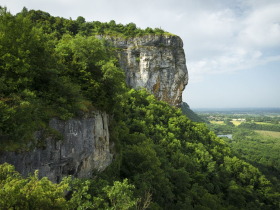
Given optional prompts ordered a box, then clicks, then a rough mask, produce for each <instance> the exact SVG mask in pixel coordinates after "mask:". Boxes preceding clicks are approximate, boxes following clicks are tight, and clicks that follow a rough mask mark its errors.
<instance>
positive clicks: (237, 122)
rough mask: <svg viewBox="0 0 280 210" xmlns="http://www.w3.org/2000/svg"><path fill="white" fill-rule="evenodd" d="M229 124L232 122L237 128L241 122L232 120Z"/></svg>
mask: <svg viewBox="0 0 280 210" xmlns="http://www.w3.org/2000/svg"><path fill="white" fill-rule="evenodd" d="M230 122H232V123H233V124H234V125H235V126H238V125H240V124H241V123H242V122H241V121H238V120H232V121H230Z"/></svg>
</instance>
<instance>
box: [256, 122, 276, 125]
mask: <svg viewBox="0 0 280 210" xmlns="http://www.w3.org/2000/svg"><path fill="white" fill-rule="evenodd" d="M254 123H256V124H259V125H273V124H272V123H268V122H254Z"/></svg>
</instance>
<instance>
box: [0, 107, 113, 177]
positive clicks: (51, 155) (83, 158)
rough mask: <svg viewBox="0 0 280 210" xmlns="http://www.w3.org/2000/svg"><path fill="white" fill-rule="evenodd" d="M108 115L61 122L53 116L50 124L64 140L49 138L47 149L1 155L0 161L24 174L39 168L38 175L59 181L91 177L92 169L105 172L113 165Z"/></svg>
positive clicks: (38, 133)
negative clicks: (67, 178)
mask: <svg viewBox="0 0 280 210" xmlns="http://www.w3.org/2000/svg"><path fill="white" fill-rule="evenodd" d="M108 120H109V118H108V115H107V114H106V113H101V112H96V114H95V116H94V117H92V118H84V119H80V120H78V119H72V120H69V121H61V120H57V119H52V120H51V121H50V124H49V125H50V127H52V128H53V129H55V130H57V131H59V132H60V133H61V134H62V135H63V136H64V140H63V141H62V140H59V141H55V140H54V139H53V138H51V137H50V138H46V139H45V140H44V141H45V148H35V149H34V150H33V151H28V152H22V153H19V154H17V153H15V152H6V153H4V154H2V155H1V156H0V163H4V162H8V163H10V164H12V165H14V166H15V169H16V170H17V171H19V172H20V173H21V174H22V175H23V176H27V175H28V173H33V172H34V171H35V170H36V169H39V177H45V176H46V177H48V178H49V179H50V180H51V181H52V182H60V181H61V179H62V178H63V177H64V176H67V175H73V176H75V177H78V178H86V177H91V176H92V172H93V170H94V169H95V170H97V171H99V172H100V171H102V170H104V169H105V168H106V167H107V166H108V165H110V163H111V161H112V158H113V154H111V153H110V148H109V147H110V146H112V145H109V130H108ZM42 134H43V132H42V131H40V132H36V133H35V139H38V140H40V139H41V140H42Z"/></svg>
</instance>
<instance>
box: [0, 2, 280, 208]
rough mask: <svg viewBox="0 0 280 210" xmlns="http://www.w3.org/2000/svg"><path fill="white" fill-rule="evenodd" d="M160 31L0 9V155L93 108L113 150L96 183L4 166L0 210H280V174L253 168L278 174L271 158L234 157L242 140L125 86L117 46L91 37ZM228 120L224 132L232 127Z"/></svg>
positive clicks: (21, 147)
mask: <svg viewBox="0 0 280 210" xmlns="http://www.w3.org/2000/svg"><path fill="white" fill-rule="evenodd" d="M167 33H168V32H165V31H164V30H162V29H150V28H147V29H145V30H142V29H139V28H137V27H136V25H135V24H134V23H129V24H127V25H122V24H116V23H115V21H110V22H109V23H100V22H99V21H93V22H86V21H85V19H84V18H83V17H81V16H80V17H78V18H77V20H71V19H64V18H60V17H53V16H51V15H50V14H48V13H46V12H42V11H35V10H30V11H29V10H28V9H27V8H23V10H22V11H21V12H20V13H18V14H16V15H12V14H11V13H10V12H8V10H7V8H5V7H1V10H0V49H1V50H0V110H1V112H0V140H1V147H0V155H1V153H2V152H6V151H17V152H23V151H28V150H29V149H31V148H29V145H30V144H29V143H30V142H32V143H33V145H34V144H35V145H36V146H37V147H40V144H39V142H36V141H35V140H34V139H33V133H34V132H35V131H37V130H42V129H45V130H46V135H52V136H58V137H59V135H60V134H59V133H58V132H56V130H53V129H51V128H50V127H49V126H48V122H49V121H50V119H51V118H54V117H55V118H58V119H61V120H69V119H71V118H82V117H90V111H91V110H95V109H98V110H103V111H106V112H107V113H109V114H110V115H112V116H113V117H112V120H111V121H110V141H113V142H114V143H115V149H116V156H115V159H114V161H113V162H112V164H111V165H110V166H109V167H108V168H107V169H106V170H105V171H103V172H102V173H96V175H95V178H94V179H77V178H75V179H74V178H72V177H71V176H68V177H65V178H64V179H63V180H62V181H61V182H60V183H59V184H54V183H52V182H50V181H49V180H48V179H47V177H44V178H42V179H39V178H38V171H36V172H35V173H34V174H30V175H29V177H22V176H21V175H20V174H19V173H18V172H16V171H15V169H14V167H13V166H12V165H10V164H7V163H4V164H2V165H0V197H1V199H0V209H158V210H160V209H178V210H179V209H189V210H192V209H193V210H212V209H213V210H214V209H215V210H219V209H221V210H225V209H229V210H239V209H246V210H250V209H252V210H256V209H263V210H273V209H275V210H276V209H279V208H280V203H279V201H280V190H279V187H277V186H275V184H274V183H275V182H276V181H277V180H276V179H277V177H276V176H270V175H269V173H267V172H266V171H265V170H266V169H269V170H270V169H271V170H272V168H265V169H262V168H261V167H259V165H257V163H258V164H263V165H265V164H267V166H271V167H274V168H275V170H278V168H279V165H276V164H275V165H271V162H273V161H272V160H273V159H268V160H267V159H262V160H260V161H259V160H255V159H253V157H254V156H253V155H251V153H250V152H245V151H244V152H243V151H242V153H244V154H245V155H240V153H241V152H240V151H239V150H240V148H242V145H240V146H238V144H237V143H236V144H235V146H236V147H235V146H233V144H234V143H232V142H230V141H228V140H227V139H221V138H218V137H217V136H216V135H215V133H216V130H217V129H218V128H217V129H216V130H215V129H213V128H211V127H210V128H208V127H207V125H206V124H205V123H200V122H194V121H192V120H190V119H189V118H188V117H187V116H186V115H185V114H183V113H182V110H181V109H175V108H174V107H171V106H169V105H168V104H167V103H165V102H162V101H157V100H156V99H155V97H154V96H153V95H151V94H150V93H148V92H147V91H146V90H144V89H138V90H134V89H131V88H130V87H127V86H126V84H125V80H124V79H125V75H124V72H123V70H122V69H121V68H120V67H119V64H118V60H117V58H116V56H115V50H116V49H114V47H112V46H111V45H109V44H108V43H106V40H104V39H102V40H99V39H97V38H96V35H97V34H106V35H112V36H113V35H116V36H123V37H125V38H127V37H132V36H143V35H146V34H157V35H159V36H160V35H163V34H167ZM186 106H187V105H186V104H185V108H187V107H186ZM193 115H194V114H193ZM194 116H195V115H194ZM194 116H193V117H194ZM195 117H197V116H195ZM201 118H202V119H203V117H201ZM197 121H200V119H198V120H197ZM227 123H228V125H226V126H227V128H226V129H232V130H231V131H233V128H234V126H232V124H231V123H230V121H228V122H227ZM275 126H276V127H277V126H279V125H275ZM242 129H244V130H246V132H247V134H246V135H247V136H248V137H247V140H248V141H249V140H250V141H251V140H252V141H253V139H254V140H255V141H256V142H257V141H258V140H257V138H254V137H255V136H254V135H255V134H254V133H250V132H253V131H252V130H250V128H242ZM252 129H255V128H252ZM234 135H235V134H234ZM236 135H237V137H234V138H236V139H238V132H237V133H236ZM235 141H236V142H240V143H244V142H243V140H242V141H238V140H235ZM259 141H261V140H259ZM270 142H273V140H270V141H266V142H265V143H267V144H269V143H270ZM242 149H243V148H242ZM270 151H272V150H270ZM273 151H274V150H273ZM267 152H268V151H267ZM276 152H277V151H276V150H275V156H274V157H277V156H276V155H277V154H276ZM254 154H255V153H254ZM273 154H274V153H273ZM246 155H247V156H249V155H251V156H252V158H247V157H246ZM257 156H258V155H257ZM278 156H279V155H278ZM264 158H266V157H264ZM256 161H259V162H257V163H256ZM275 161H276V158H275ZM277 164H278V163H277ZM273 170H274V169H273ZM65 192H68V193H67V194H65Z"/></svg>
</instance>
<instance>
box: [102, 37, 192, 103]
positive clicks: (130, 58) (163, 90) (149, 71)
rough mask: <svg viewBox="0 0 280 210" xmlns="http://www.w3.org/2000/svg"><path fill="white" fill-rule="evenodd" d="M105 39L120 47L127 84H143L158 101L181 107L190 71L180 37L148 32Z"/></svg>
mask: <svg viewBox="0 0 280 210" xmlns="http://www.w3.org/2000/svg"><path fill="white" fill-rule="evenodd" d="M99 38H102V37H99ZM103 38H105V39H106V40H107V42H109V43H111V44H112V45H113V46H115V47H116V48H117V54H118V57H119V62H120V66H121V68H122V69H124V71H125V75H126V83H127V84H128V85H130V86H131V87H132V88H138V87H144V88H145V89H146V90H148V91H149V92H151V93H152V94H154V95H155V97H156V98H157V99H158V100H162V101H165V102H167V103H168V104H170V105H171V106H176V107H181V103H182V93H183V90H184V89H185V86H186V85H187V83H188V70H187V67H186V60H185V53H184V50H183V42H182V40H181V38H180V37H178V36H174V35H146V36H142V37H133V38H129V39H127V40H125V39H123V38H121V37H109V36H106V37H103Z"/></svg>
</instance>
